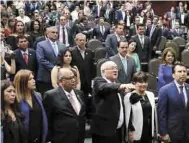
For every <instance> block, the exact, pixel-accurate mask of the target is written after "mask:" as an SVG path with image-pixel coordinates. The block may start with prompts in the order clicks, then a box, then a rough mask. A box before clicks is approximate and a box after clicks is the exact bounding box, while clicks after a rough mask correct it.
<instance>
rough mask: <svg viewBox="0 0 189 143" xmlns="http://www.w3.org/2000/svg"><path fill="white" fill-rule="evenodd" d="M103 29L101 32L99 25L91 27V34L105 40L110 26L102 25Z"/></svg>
mask: <svg viewBox="0 0 189 143" xmlns="http://www.w3.org/2000/svg"><path fill="white" fill-rule="evenodd" d="M104 28H105V31H104V34H102V32H101V31H100V25H97V26H96V27H95V28H94V29H93V36H96V39H98V40H100V41H102V42H104V41H105V40H106V37H107V35H108V34H110V28H109V27H107V26H104Z"/></svg>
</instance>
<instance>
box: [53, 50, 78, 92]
mask: <svg viewBox="0 0 189 143" xmlns="http://www.w3.org/2000/svg"><path fill="white" fill-rule="evenodd" d="M60 68H70V69H71V70H72V72H73V73H74V75H75V77H76V88H77V89H80V88H81V81H80V74H79V70H78V68H77V67H76V66H74V65H72V54H71V51H70V50H69V49H68V48H66V49H61V50H60V52H59V55H58V62H57V65H56V66H54V68H53V69H52V71H51V82H52V86H53V87H54V88H56V87H58V72H59V70H60Z"/></svg>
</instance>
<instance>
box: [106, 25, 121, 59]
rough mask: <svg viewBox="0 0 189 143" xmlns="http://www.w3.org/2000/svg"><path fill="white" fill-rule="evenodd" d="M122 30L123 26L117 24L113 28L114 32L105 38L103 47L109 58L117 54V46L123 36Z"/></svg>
mask: <svg viewBox="0 0 189 143" xmlns="http://www.w3.org/2000/svg"><path fill="white" fill-rule="evenodd" d="M123 28H124V27H123V25H121V24H117V25H116V27H115V32H114V33H112V34H109V35H108V36H107V37H106V41H105V47H106V49H107V51H108V53H109V56H114V55H116V54H117V53H118V50H117V44H118V42H119V41H120V39H121V38H122V36H123Z"/></svg>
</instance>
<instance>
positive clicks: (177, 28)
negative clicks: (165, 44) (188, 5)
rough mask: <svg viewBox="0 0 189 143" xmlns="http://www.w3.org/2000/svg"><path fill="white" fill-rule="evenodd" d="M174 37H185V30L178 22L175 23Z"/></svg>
mask: <svg viewBox="0 0 189 143" xmlns="http://www.w3.org/2000/svg"><path fill="white" fill-rule="evenodd" d="M171 35H172V37H173V38H174V37H182V36H183V35H184V30H183V29H182V28H180V24H179V22H178V21H176V22H175V28H174V29H172V30H171Z"/></svg>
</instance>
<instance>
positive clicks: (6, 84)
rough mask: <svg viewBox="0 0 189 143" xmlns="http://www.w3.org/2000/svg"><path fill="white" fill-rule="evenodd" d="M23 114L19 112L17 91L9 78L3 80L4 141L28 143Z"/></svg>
mask: <svg viewBox="0 0 189 143" xmlns="http://www.w3.org/2000/svg"><path fill="white" fill-rule="evenodd" d="M23 120H24V118H23V116H22V115H21V114H20V113H19V112H18V108H17V100H16V92H15V87H14V85H13V83H12V82H11V81H9V80H2V81H1V126H2V134H3V135H1V136H3V139H2V140H3V143H26V138H25V136H24V128H23V123H22V122H23Z"/></svg>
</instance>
